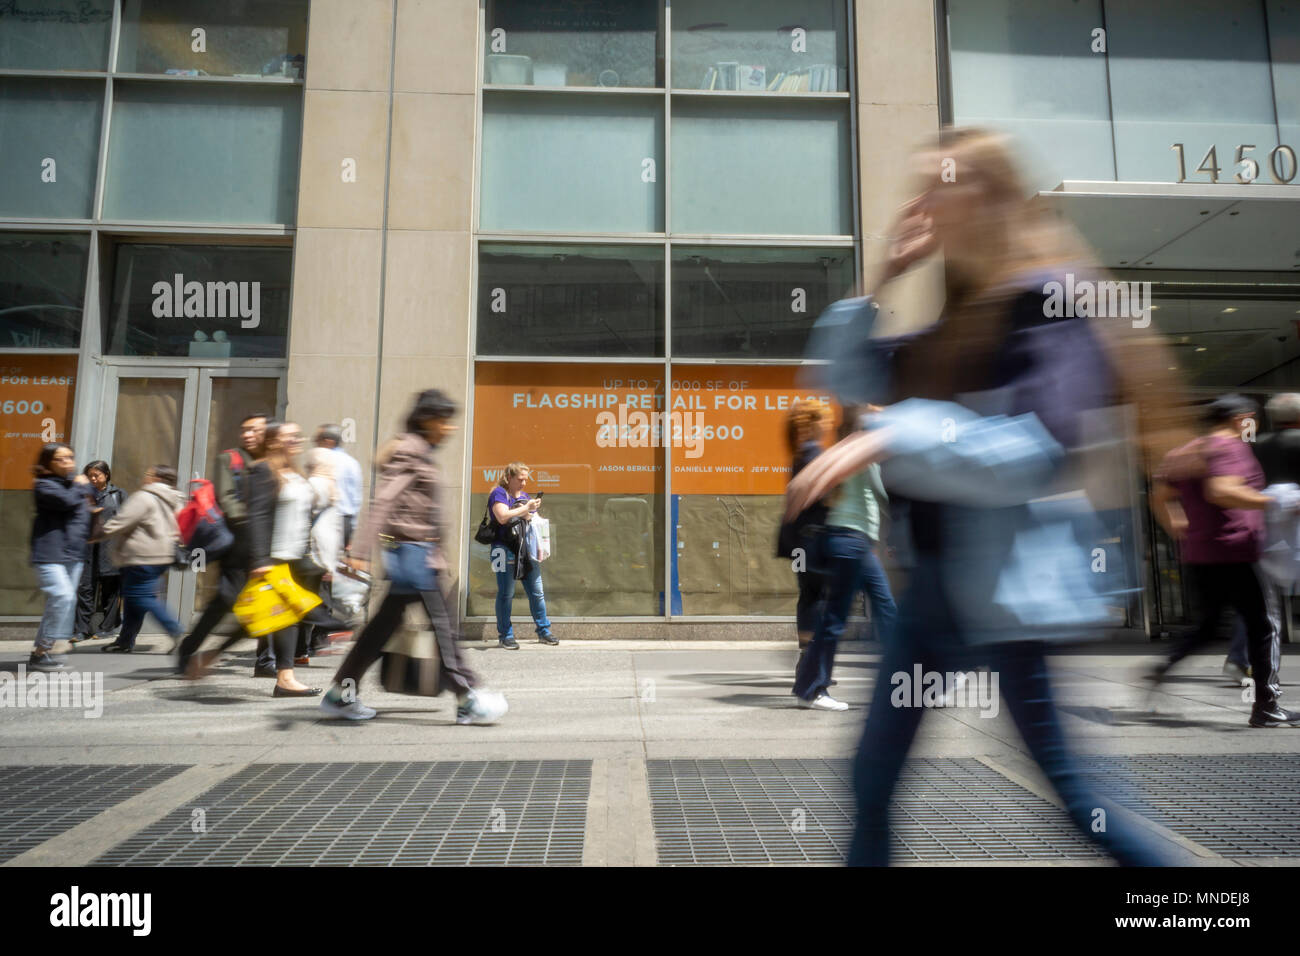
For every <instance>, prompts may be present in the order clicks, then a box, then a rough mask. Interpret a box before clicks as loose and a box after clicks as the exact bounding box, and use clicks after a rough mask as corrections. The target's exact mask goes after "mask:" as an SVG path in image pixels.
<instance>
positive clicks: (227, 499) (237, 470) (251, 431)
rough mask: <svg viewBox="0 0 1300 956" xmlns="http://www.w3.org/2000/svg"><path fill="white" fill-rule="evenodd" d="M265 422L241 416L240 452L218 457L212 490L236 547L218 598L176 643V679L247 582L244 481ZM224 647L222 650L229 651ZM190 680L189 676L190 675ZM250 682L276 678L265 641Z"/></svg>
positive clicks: (261, 451)
mask: <svg viewBox="0 0 1300 956" xmlns="http://www.w3.org/2000/svg"><path fill="white" fill-rule="evenodd" d="M267 420H268V416H267V414H266V413H265V412H251V413H249V414H247V415H245V416H244V418H243V420H242V421H241V422H240V424H239V447H238V448H227V449H226V450H225V451H223V452H222V453H221V454H220V455H218V456H217V464H216V474H215V475H214V476H213V485H214V486H215V488H216V493H217V504H218V506H220V508H221V511H222V514H223V515H225V519H226V526H227V527H228V528H229V529H230V531H231V533H232V534H233V535H234V538H235V543H234V544H233V545H231V547H230V550H229V551H227V552H226V553H225V554H224V555H223V556H222V558H221V577H220V580H219V582H218V584H217V593H216V594H214V595H213V596H212V599H211V600H210V601H209V602H208V606H207V607H205V608H204V609H203V614H202V615H200V617H199V620H198V622H197V623H196V624H195V625H194V629H193V630H192V631H190V633H189V636H188V637H186V638H185V640H183V641H181V644H180V648H179V649H178V651H177V661H176V671H177V673H179V674H186V673H189V665H190V661H191V660H192V659H193V658H194V655H195V653H196V652H197V651H198V649H199V648H200V647H201V646H202V645H203V641H204V639H206V638H207V636H208V635H209V634H211V633H212V631H213V629H214V628H216V626H217V625H218V624H220V623H221V620H222V618H224V617H225V616H226V615H227V614H230V613H231V611H232V609H233V608H234V606H235V599H236V598H238V597H239V592H240V591H242V590H243V588H244V585H245V584H246V583H247V581H248V477H249V474H250V472H251V469H252V468H253V466H254V465H256V464H257V463H258V462H259V461H261V460H262V459H263V458H264V457H265V455H266V423H267ZM241 636H242V635H241ZM236 640H238V638H236ZM229 643H230V642H227V643H226V644H225V645H223V646H228V645H229ZM190 676H194V675H193V674H192V673H191V674H190ZM253 676H254V677H275V676H276V673H275V667H274V660H273V658H272V656H271V652H270V649H269V643H268V642H267V641H266V640H265V639H264V638H263V639H260V640H258V643H257V661H256V663H255V664H254V667H253Z"/></svg>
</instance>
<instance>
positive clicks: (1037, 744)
mask: <svg viewBox="0 0 1300 956" xmlns="http://www.w3.org/2000/svg"><path fill="white" fill-rule="evenodd" d="M942 588H943V582H942V581H941V580H940V576H939V574H938V571H937V569H936V565H935V563H934V562H933V561H932V560H927V559H925V558H922V559H921V561H920V563H919V564H918V565H917V567H916V569H915V571H914V572H913V574H912V580H911V581H910V583H909V585H908V590H907V595H906V596H905V597H904V599H903V607H902V610H901V613H900V616H899V621H898V627H897V629H896V631H895V632H894V635H893V639H892V640H886V641H885V647H884V655H883V656H882V658H881V661H880V670H879V672H878V674H877V677H876V689H875V694H874V696H873V697H872V700H871V708H870V710H869V711H868V713H867V723H866V727H865V729H864V730H863V732H862V740H861V742H860V743H859V745H858V754H857V759H856V760H855V762H854V767H853V785H854V790H855V792H856V794H857V804H858V819H857V825H856V828H855V830H854V833H853V843H852V846H851V847H850V849H849V860H848V862H849V865H850V866H884V865H886V864H887V863H888V862H889V850H890V846H889V840H890V837H889V800H890V797H891V795H892V794H893V791H894V786H895V784H896V783H897V781H898V777H899V774H900V773H901V771H902V769H903V761H904V760H905V759H906V757H907V751H908V750H909V749H910V748H911V745H912V738H913V737H915V736H916V731H917V728H918V727H919V726H920V723H921V716H922V713H923V711H924V708H923V707H913V706H894V703H893V701H892V700H891V697H892V696H893V694H892V692H893V690H894V686H893V684H892V680H891V676H892V675H894V674H898V673H904V674H910V673H912V672H913V667H914V665H916V664H918V663H919V664H920V665H921V668H922V671H939V672H946V671H958V670H970V669H973V668H974V667H976V666H978V665H979V664H981V663H984V664H988V665H989V667H990V668H991V669H992V670H993V671H994V672H995V673H997V675H998V684H999V688H1000V690H1001V693H1002V697H1003V700H1004V701H1005V702H1006V706H1007V709H1008V710H1009V711H1010V713H1011V716H1012V718H1013V719H1014V720H1015V722H1016V726H1017V727H1018V728H1019V730H1020V733H1021V735H1022V736H1023V737H1024V739H1025V744H1026V745H1027V746H1028V747H1029V752H1030V753H1031V754H1032V755H1033V757H1034V759H1035V760H1037V761H1038V765H1039V766H1040V767H1042V768H1043V772H1044V774H1046V776H1047V778H1048V780H1050V781H1051V782H1052V786H1053V787H1054V788H1055V789H1056V792H1057V793H1058V794H1059V795H1060V797H1061V801H1062V803H1064V804H1065V809H1066V812H1067V813H1068V814H1069V816H1070V819H1071V821H1073V823H1074V825H1075V826H1076V827H1078V829H1079V831H1080V832H1081V833H1083V835H1084V836H1086V837H1088V838H1089V839H1091V840H1093V841H1095V842H1096V843H1098V844H1100V845H1101V847H1102V848H1103V849H1105V850H1106V851H1107V852H1108V853H1110V854H1111V855H1112V856H1114V857H1115V859H1116V860H1118V861H1119V862H1120V863H1121V864H1124V865H1126V866H1161V865H1166V864H1167V863H1169V862H1172V861H1171V860H1170V859H1169V857H1168V855H1167V854H1166V853H1165V851H1164V850H1163V849H1162V848H1161V846H1160V843H1159V841H1158V840H1157V839H1155V838H1154V837H1153V836H1151V835H1150V834H1149V833H1148V832H1146V831H1144V830H1141V829H1139V828H1136V827H1134V826H1131V825H1130V824H1129V823H1128V820H1127V819H1126V818H1124V817H1122V816H1121V815H1119V814H1118V813H1115V812H1112V811H1113V810H1114V809H1115V807H1114V805H1113V804H1112V803H1110V802H1109V801H1106V800H1105V799H1103V798H1101V797H1099V796H1098V795H1097V793H1095V792H1094V791H1093V790H1092V788H1091V787H1090V785H1089V784H1088V783H1087V782H1085V781H1084V779H1083V778H1082V777H1081V776H1080V774H1079V773H1078V771H1077V769H1076V768H1075V765H1074V760H1073V758H1072V756H1071V755H1070V751H1069V749H1068V747H1067V746H1066V742H1065V735H1064V733H1063V732H1062V731H1061V726H1060V722H1059V721H1058V719H1057V713H1056V707H1055V705H1054V704H1053V702H1052V685H1051V682H1050V680H1049V676H1048V672H1047V662H1046V658H1045V656H1044V655H1045V647H1044V645H1043V644H1041V643H1037V642H1032V641H1025V642H1020V643H1008V644H992V645H984V646H981V647H978V648H972V647H968V646H964V645H963V644H962V643H961V637H960V635H959V633H958V631H957V629H956V626H955V625H954V624H953V620H952V615H951V613H950V612H949V610H948V607H947V604H946V602H945V601H944V600H943V598H942V593H943V592H942ZM1097 808H1102V809H1104V810H1105V811H1106V827H1105V829H1104V830H1103V831H1101V832H1094V831H1093V829H1092V824H1093V820H1094V815H1093V811H1094V810H1095V809H1097Z"/></svg>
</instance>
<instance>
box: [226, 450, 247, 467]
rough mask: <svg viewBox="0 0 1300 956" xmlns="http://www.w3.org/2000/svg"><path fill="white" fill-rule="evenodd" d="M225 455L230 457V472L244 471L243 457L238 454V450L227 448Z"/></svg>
mask: <svg viewBox="0 0 1300 956" xmlns="http://www.w3.org/2000/svg"><path fill="white" fill-rule="evenodd" d="M226 454H227V455H229V456H230V470H231V471H243V470H244V456H243V455H241V454H240V453H239V449H238V448H227V449H226Z"/></svg>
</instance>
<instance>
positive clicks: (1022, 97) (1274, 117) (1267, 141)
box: [946, 0, 1300, 188]
mask: <svg viewBox="0 0 1300 956" xmlns="http://www.w3.org/2000/svg"><path fill="white" fill-rule="evenodd" d="M946 6H947V13H948V17H947V23H948V47H949V48H948V58H949V64H950V67H951V76H952V108H953V119H954V121H955V123H956V124H957V125H991V126H995V127H997V128H1000V129H1003V130H1006V131H1007V132H1009V133H1011V134H1013V135H1014V136H1016V138H1017V139H1018V141H1019V143H1020V145H1021V148H1022V149H1023V151H1024V154H1025V155H1024V156H1023V157H1022V159H1023V165H1024V167H1025V168H1026V169H1027V170H1029V173H1030V179H1031V182H1032V184H1033V185H1034V186H1035V187H1037V188H1051V187H1052V186H1055V185H1056V184H1057V183H1060V182H1062V181H1065V180H1085V181H1086V180H1102V181H1120V182H1165V183H1168V182H1183V181H1186V182H1200V183H1215V182H1220V183H1233V182H1247V181H1255V182H1259V183H1289V182H1297V181H1300V177H1298V175H1297V170H1296V162H1295V156H1296V154H1297V152H1300V145H1298V144H1297V136H1296V133H1297V131H1298V128H1300V123H1297V116H1298V115H1300V93H1297V90H1298V89H1300V84H1297V83H1296V77H1297V72H1298V71H1300V45H1298V44H1297V42H1296V38H1297V37H1298V36H1300V10H1298V9H1297V7H1296V5H1295V4H1294V3H1291V2H1289V0H1269V2H1266V3H1259V2H1238V3H1224V2H1221V0H947V4H946ZM1103 25H1104V26H1103ZM1211 151H1213V152H1211ZM1243 160H1249V161H1250V162H1243ZM1252 163H1253V166H1252ZM1238 176H1240V177H1242V178H1240V179H1239V178H1238Z"/></svg>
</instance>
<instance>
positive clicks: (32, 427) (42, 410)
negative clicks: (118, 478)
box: [0, 354, 77, 491]
mask: <svg viewBox="0 0 1300 956" xmlns="http://www.w3.org/2000/svg"><path fill="white" fill-rule="evenodd" d="M76 379H77V356H75V355H33V354H26V355H0V489H3V490H5V491H17V490H22V489H28V488H31V486H32V466H33V465H34V464H36V459H37V457H38V456H39V455H40V452H41V446H42V445H43V444H45V443H46V442H49V441H60V442H66V441H67V440H68V435H69V434H70V432H71V428H70V425H71V423H72V396H73V391H74V390H75V388H76Z"/></svg>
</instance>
